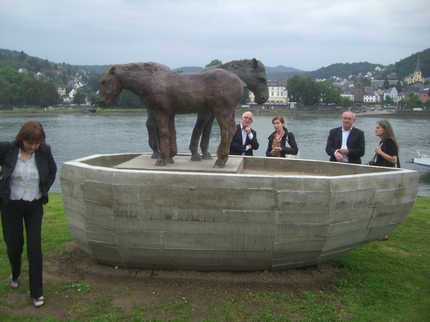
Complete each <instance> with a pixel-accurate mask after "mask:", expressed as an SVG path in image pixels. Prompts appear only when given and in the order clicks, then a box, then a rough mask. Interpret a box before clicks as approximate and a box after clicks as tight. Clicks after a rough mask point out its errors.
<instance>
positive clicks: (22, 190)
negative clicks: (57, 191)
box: [9, 150, 42, 201]
mask: <svg viewBox="0 0 430 322" xmlns="http://www.w3.org/2000/svg"><path fill="white" fill-rule="evenodd" d="M39 181H40V177H39V171H38V170H37V165H36V159H35V157H34V153H33V155H32V156H31V158H30V159H28V160H27V161H24V160H23V159H22V155H21V150H19V154H18V160H17V161H16V165H15V169H13V172H12V175H11V177H10V181H9V183H10V199H11V200H21V199H22V200H25V201H33V200H37V199H40V198H41V197H42V192H41V191H40V187H39Z"/></svg>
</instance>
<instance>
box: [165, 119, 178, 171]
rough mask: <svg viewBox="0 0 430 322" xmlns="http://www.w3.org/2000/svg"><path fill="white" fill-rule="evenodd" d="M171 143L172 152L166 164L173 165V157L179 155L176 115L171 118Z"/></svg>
mask: <svg viewBox="0 0 430 322" xmlns="http://www.w3.org/2000/svg"><path fill="white" fill-rule="evenodd" d="M169 143H170V151H169V157H168V158H167V159H166V162H167V163H168V164H173V163H175V161H174V160H173V157H174V156H175V155H177V154H178V146H177V145H176V128H175V115H173V116H171V117H169Z"/></svg>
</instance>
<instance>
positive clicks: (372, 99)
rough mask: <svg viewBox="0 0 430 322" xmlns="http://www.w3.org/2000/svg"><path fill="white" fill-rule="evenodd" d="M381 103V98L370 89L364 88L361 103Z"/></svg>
mask: <svg viewBox="0 0 430 322" xmlns="http://www.w3.org/2000/svg"><path fill="white" fill-rule="evenodd" d="M379 102H381V96H380V95H379V94H378V92H377V91H376V90H375V89H373V88H372V87H365V89H364V96H363V103H379Z"/></svg>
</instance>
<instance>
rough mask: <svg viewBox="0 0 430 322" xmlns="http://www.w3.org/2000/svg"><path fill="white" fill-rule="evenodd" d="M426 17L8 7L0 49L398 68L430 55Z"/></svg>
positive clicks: (350, 8) (76, 60) (259, 5)
mask: <svg viewBox="0 0 430 322" xmlns="http://www.w3.org/2000/svg"><path fill="white" fill-rule="evenodd" d="M426 8H427V3H426V1H424V0H414V1H410V2H405V1H403V0H392V1H390V2H386V1H382V0H378V1H371V0H357V1H341V0H328V1H290V0H268V1H265V2H263V1H252V0H249V1H247V0H241V1H231V0H230V1H227V0H213V1H205V0H200V1H197V0H176V1H169V0H167V1H164V0H157V1H154V0H146V1H138V0H123V1H119V0H103V1H102V0H93V1H84V0H75V1H74V2H73V3H70V2H66V1H47V0H39V1H33V0H15V1H2V2H1V3H0V28H1V30H2V34H1V36H0V44H1V45H0V46H1V47H2V48H5V49H11V50H18V51H21V50H23V51H24V52H25V53H27V54H29V55H31V56H37V57H40V58H46V59H48V60H50V61H53V62H66V63H70V64H73V65H76V64H82V65H104V64H112V63H129V62H137V61H155V62H159V63H163V64H166V65H167V66H169V67H171V68H179V67H183V66H204V65H206V64H208V63H209V62H211V61H212V60H213V59H220V60H221V61H223V62H227V61H229V60H234V59H242V58H252V57H256V58H257V59H260V60H261V61H262V62H263V63H264V64H265V65H267V66H277V65H285V66H291V67H295V68H299V69H303V70H314V69H317V68H320V67H323V66H327V65H330V64H333V63H338V62H343V63H346V62H349V63H352V62H358V61H369V62H373V63H381V64H391V63H395V62H396V61H398V60H400V59H402V58H405V57H407V56H409V55H411V54H413V53H415V52H417V51H421V50H424V49H427V46H428V45H427V44H426V42H427V37H428V36H427V34H428V31H429V30H430V20H429V19H428V18H427V16H426V10H425V9H426Z"/></svg>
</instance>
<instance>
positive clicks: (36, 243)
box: [0, 121, 57, 308]
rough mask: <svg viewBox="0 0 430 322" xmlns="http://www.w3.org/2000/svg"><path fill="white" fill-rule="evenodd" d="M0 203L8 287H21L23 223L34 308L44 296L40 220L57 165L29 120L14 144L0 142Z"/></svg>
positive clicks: (38, 128) (37, 125) (40, 131)
mask: <svg viewBox="0 0 430 322" xmlns="http://www.w3.org/2000/svg"><path fill="white" fill-rule="evenodd" d="M0 165H1V175H0V202H1V206H0V209H1V219H2V228H3V237H4V240H5V243H6V246H7V255H8V257H9V262H10V265H11V269H12V275H11V277H10V280H9V284H10V287H11V288H13V289H17V288H18V287H19V285H20V275H21V263H22V252H23V248H24V236H23V231H24V230H23V228H24V224H25V231H26V240H27V256H28V262H29V284H30V297H31V298H32V299H33V306H34V307H36V308H39V307H41V306H42V305H44V304H45V298H44V297H43V276H42V275H43V258H42V240H41V234H42V217H43V205H44V204H46V203H48V191H49V189H50V188H51V186H52V184H53V183H54V181H55V176H56V173H57V166H56V164H55V161H54V158H53V156H52V153H51V148H50V147H49V145H47V144H45V132H44V130H43V127H42V125H41V124H40V123H39V122H36V121H28V122H27V123H25V124H24V125H23V126H22V128H21V130H20V131H19V132H18V134H17V136H16V138H15V141H13V142H0Z"/></svg>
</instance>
